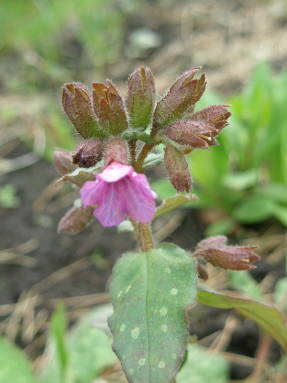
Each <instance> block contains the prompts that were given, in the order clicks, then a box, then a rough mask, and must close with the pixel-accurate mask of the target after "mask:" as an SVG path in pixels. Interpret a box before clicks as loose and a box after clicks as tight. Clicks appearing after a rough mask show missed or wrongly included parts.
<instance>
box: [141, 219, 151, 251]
mask: <svg viewBox="0 0 287 383" xmlns="http://www.w3.org/2000/svg"><path fill="white" fill-rule="evenodd" d="M137 234H138V244H139V247H140V250H141V251H148V250H151V249H153V248H154V241H153V236H152V232H151V228H150V224H148V223H139V224H138V226H137Z"/></svg>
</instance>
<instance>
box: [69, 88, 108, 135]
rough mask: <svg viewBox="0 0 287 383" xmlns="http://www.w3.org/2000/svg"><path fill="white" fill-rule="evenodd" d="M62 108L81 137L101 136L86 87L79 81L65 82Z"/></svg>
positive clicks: (101, 131)
mask: <svg viewBox="0 0 287 383" xmlns="http://www.w3.org/2000/svg"><path fill="white" fill-rule="evenodd" d="M62 104H63V108H64V110H65V112H66V114H67V116H68V117H69V119H70V121H71V122H72V123H73V125H74V126H75V128H76V130H77V131H78V132H79V133H80V135H81V136H82V137H83V138H90V137H99V138H100V137H103V130H102V129H101V128H100V126H99V124H98V122H97V120H96V116H95V114H94V111H93V107H92V102H91V97H90V93H89V91H88V88H87V87H86V86H85V85H84V84H82V83H80V82H73V83H68V84H65V85H64V87H63V94H62Z"/></svg>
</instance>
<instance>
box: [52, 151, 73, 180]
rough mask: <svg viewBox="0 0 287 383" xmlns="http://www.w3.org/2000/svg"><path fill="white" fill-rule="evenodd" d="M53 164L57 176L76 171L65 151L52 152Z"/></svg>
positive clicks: (70, 157)
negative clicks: (57, 173)
mask: <svg viewBox="0 0 287 383" xmlns="http://www.w3.org/2000/svg"><path fill="white" fill-rule="evenodd" d="M54 163H55V166H56V169H57V171H58V172H59V174H61V175H64V174H67V173H70V172H72V171H73V170H75V169H76V166H75V165H74V164H73V157H72V154H71V153H70V152H68V151H67V150H56V151H55V152H54Z"/></svg>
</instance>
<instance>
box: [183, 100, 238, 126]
mask: <svg viewBox="0 0 287 383" xmlns="http://www.w3.org/2000/svg"><path fill="white" fill-rule="evenodd" d="M227 108H228V105H212V106H208V107H207V108H204V109H201V110H199V111H198V112H196V113H193V114H192V115H190V116H188V119H189V120H192V121H206V122H209V123H210V124H212V125H213V126H214V127H215V128H216V129H218V130H219V131H220V130H222V129H223V128H224V127H225V126H226V125H228V122H227V120H228V118H229V117H230V116H231V113H230V112H229V111H228V110H227Z"/></svg>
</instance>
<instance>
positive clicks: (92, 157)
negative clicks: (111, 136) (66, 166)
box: [73, 138, 103, 168]
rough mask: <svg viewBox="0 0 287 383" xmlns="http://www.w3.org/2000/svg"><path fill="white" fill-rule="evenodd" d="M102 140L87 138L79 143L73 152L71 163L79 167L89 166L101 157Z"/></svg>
mask: <svg viewBox="0 0 287 383" xmlns="http://www.w3.org/2000/svg"><path fill="white" fill-rule="evenodd" d="M102 153H103V142H102V141H100V140H95V139H92V138H91V139H89V140H85V141H84V142H83V143H82V144H80V145H79V146H78V147H77V149H76V151H75V153H74V154H73V163H74V164H77V165H78V166H79V167H81V168H90V167H91V166H94V165H96V163H97V162H98V161H100V159H101V158H102Z"/></svg>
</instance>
